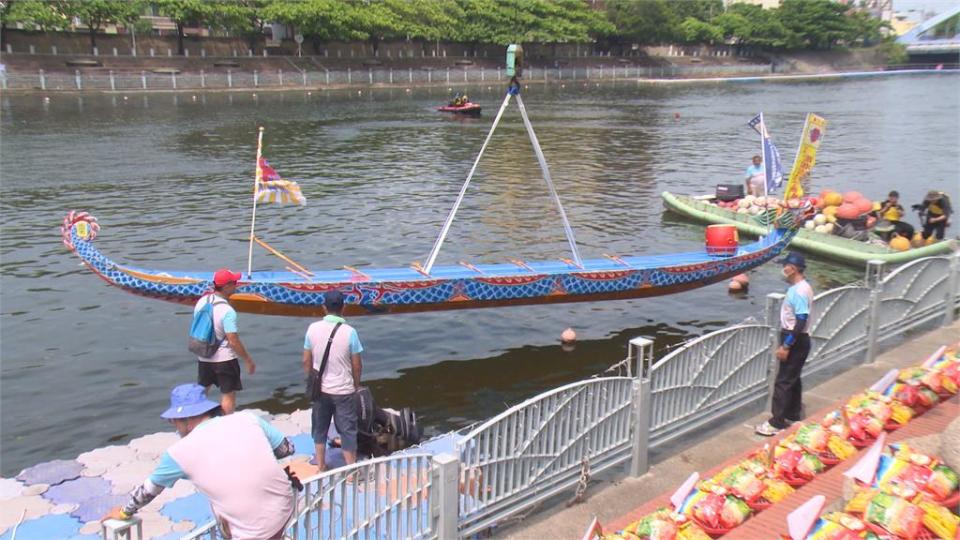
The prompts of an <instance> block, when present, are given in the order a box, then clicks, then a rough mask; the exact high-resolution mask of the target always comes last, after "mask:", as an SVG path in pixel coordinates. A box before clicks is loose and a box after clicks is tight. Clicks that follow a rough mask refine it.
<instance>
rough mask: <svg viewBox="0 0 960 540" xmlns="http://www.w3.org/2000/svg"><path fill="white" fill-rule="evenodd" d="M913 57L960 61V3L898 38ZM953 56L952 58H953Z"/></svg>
mask: <svg viewBox="0 0 960 540" xmlns="http://www.w3.org/2000/svg"><path fill="white" fill-rule="evenodd" d="M897 43H901V44H903V45H904V46H906V48H907V52H908V53H909V54H910V56H911V57H921V56H922V57H933V56H937V57H946V58H944V59H945V60H946V61H949V62H951V63H956V62H958V61H960V3H957V5H955V6H954V7H952V8H951V9H948V10H947V11H945V12H944V13H941V14H940V15H937V16H936V17H933V18H932V19H929V20H927V21H924V22H923V23H921V24H919V25H917V26H915V27H914V28H912V29H911V30H910V31H909V32H907V33H906V34H904V35H902V36H900V37H898V38H897ZM951 57H952V59H951Z"/></svg>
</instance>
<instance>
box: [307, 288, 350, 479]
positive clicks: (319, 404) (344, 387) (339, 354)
mask: <svg viewBox="0 0 960 540" xmlns="http://www.w3.org/2000/svg"><path fill="white" fill-rule="evenodd" d="M323 304H324V308H326V310H327V315H326V316H325V317H324V318H323V319H322V320H320V321H317V322H315V323H313V324H311V325H310V326H309V327H308V328H307V335H306V337H305V338H304V340H303V373H304V374H305V375H306V376H307V395H308V396H309V397H310V401H311V402H312V404H313V414H312V418H311V428H310V433H311V435H312V436H313V444H314V448H315V450H316V464H317V466H318V467H320V470H321V471H323V470H325V469H326V466H327V465H326V461H325V460H326V453H325V452H326V445H327V431H328V430H329V429H330V420H331V418H332V419H333V421H334V423H335V424H336V426H337V431H338V432H339V433H340V448H341V449H343V459H344V461H346V462H347V464H348V465H349V464H351V463H356V462H357V436H358V431H359V427H358V422H359V418H358V416H357V406H356V404H355V402H354V394H355V393H356V392H357V391H358V390H359V389H360V375H361V372H362V370H363V360H362V359H361V357H360V353H361V352H363V345H361V344H360V337H359V336H358V335H357V331H356V330H355V329H354V328H353V327H352V326H350V325H349V324H347V321H346V320H345V319H344V318H343V294H341V293H340V291H336V290H334V291H330V292H328V293H326V294H325V295H324V298H323Z"/></svg>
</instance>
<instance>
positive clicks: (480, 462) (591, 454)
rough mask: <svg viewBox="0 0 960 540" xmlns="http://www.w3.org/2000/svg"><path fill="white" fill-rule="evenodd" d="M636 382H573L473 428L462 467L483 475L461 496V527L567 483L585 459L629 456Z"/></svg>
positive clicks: (467, 530) (461, 448) (461, 447)
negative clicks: (473, 487) (473, 488)
mask: <svg viewBox="0 0 960 540" xmlns="http://www.w3.org/2000/svg"><path fill="white" fill-rule="evenodd" d="M634 382H635V381H634V379H633V378H631V377H606V378H598V379H589V380H586V381H580V382H576V383H573V384H568V385H567V386H564V387H561V388H557V389H556V390H552V391H550V392H547V393H544V394H541V395H539V396H537V397H535V398H533V399H530V400H527V401H525V402H523V403H521V404H520V405H517V406H514V407H511V408H510V409H508V410H507V411H505V412H503V413H501V414H500V415H498V416H496V417H494V418H492V419H491V420H489V421H487V422H485V423H484V424H482V425H480V426H478V427H477V428H476V429H474V430H473V431H471V432H470V433H468V434H467V435H466V437H464V439H463V440H461V441H460V442H458V443H457V452H458V454H459V458H460V465H461V468H462V469H463V470H464V471H468V472H469V475H470V477H472V478H476V479H478V482H477V486H476V489H475V490H473V492H471V493H466V494H465V496H464V497H463V498H462V501H461V509H460V534H461V535H464V536H469V535H471V534H474V533H475V532H477V531H480V530H482V529H485V528H487V527H489V526H490V525H492V524H494V523H496V522H497V521H500V520H502V519H504V518H505V517H508V516H510V515H513V514H515V513H517V512H520V511H522V510H524V509H526V508H529V507H530V506H532V505H534V504H536V503H538V502H539V501H541V500H543V499H544V498H546V497H549V496H551V495H554V494H556V493H557V492H559V491H561V490H564V489H567V488H569V487H570V486H571V485H573V484H574V483H576V481H577V479H578V477H579V476H580V472H581V466H582V464H583V463H584V460H587V462H588V463H589V467H590V470H591V471H592V472H593V473H596V472H599V471H601V470H603V469H606V468H608V467H611V466H613V465H617V464H620V463H623V462H624V461H626V460H628V459H629V458H630V442H631V441H630V430H631V423H632V422H631V418H632V396H633V387H634ZM465 476H466V475H465Z"/></svg>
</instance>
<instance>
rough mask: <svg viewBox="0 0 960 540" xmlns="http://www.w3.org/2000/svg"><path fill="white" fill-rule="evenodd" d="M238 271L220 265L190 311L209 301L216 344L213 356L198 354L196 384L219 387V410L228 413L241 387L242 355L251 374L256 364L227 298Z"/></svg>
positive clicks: (232, 289) (235, 401) (237, 276)
mask: <svg viewBox="0 0 960 540" xmlns="http://www.w3.org/2000/svg"><path fill="white" fill-rule="evenodd" d="M240 277H241V274H240V273H239V272H231V271H230V270H228V269H226V268H221V269H220V270H217V272H216V273H215V274H214V275H213V292H212V293H210V294H206V295H204V296H202V297H201V298H200V300H198V301H197V305H196V306H195V307H194V308H193V312H194V313H196V312H198V311H200V309H202V308H203V307H204V306H205V305H206V304H207V303H213V328H214V332H215V333H216V337H217V340H219V341H220V348H219V349H217V351H216V352H215V353H213V356H211V357H209V358H204V357H202V356H198V357H197V360H198V368H197V384H199V385H200V386H202V387H204V388H206V389H207V390H208V391H209V390H210V387H211V386H216V387H217V388H219V389H220V407H221V408H222V409H223V414H230V413H232V412H233V411H234V410H236V408H237V390H243V383H242V382H241V381H240V362H238V361H237V358H238V357H239V358H242V359H243V361H244V363H245V364H246V366H247V373H248V374H250V375H253V373H254V371H256V369H257V366H256V364H254V363H253V358H251V357H250V354H249V353H247V349H246V348H245V347H244V346H243V342H241V341H240V334H239V333H238V332H237V312H236V311H235V310H234V309H233V307H231V306H230V302H228V299H229V298H230V297H231V296H232V295H233V293H234V292H236V290H237V282H238V281H240Z"/></svg>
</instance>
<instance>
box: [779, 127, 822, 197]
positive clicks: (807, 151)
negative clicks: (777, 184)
mask: <svg viewBox="0 0 960 540" xmlns="http://www.w3.org/2000/svg"><path fill="white" fill-rule="evenodd" d="M826 131H827V121H826V120H824V119H823V117H820V116H817V115H815V114H813V113H807V121H806V123H805V124H804V125H803V135H802V136H801V137H800V147H799V148H798V149H797V157H796V159H795V160H794V161H793V169H792V170H791V171H790V179H789V180H787V187H786V189H785V190H784V192H783V198H784V200H786V199H792V198H796V197H802V196H803V186H801V182H803V181H805V180H806V179H807V176H809V175H810V169H813V165H814V164H815V163H816V162H817V149H819V148H820V141H822V140H823V135H824V133H826Z"/></svg>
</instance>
